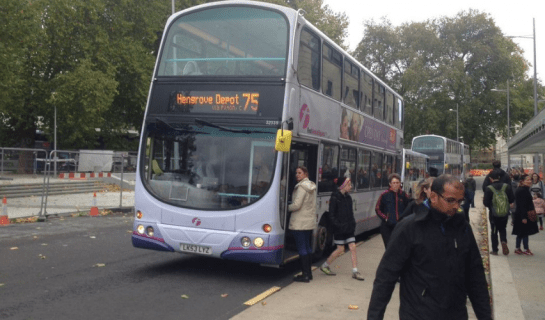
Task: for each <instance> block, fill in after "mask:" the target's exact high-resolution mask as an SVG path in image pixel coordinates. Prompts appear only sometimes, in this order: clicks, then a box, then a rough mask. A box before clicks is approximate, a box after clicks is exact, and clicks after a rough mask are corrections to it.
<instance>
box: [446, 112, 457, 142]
mask: <svg viewBox="0 0 545 320" xmlns="http://www.w3.org/2000/svg"><path fill="white" fill-rule="evenodd" d="M448 111H455V112H456V141H457V142H460V131H459V128H460V127H459V126H458V125H459V122H458V104H456V110H454V109H448Z"/></svg>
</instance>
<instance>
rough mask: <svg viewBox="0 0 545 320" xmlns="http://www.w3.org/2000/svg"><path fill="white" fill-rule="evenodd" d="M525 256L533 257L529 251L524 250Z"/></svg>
mask: <svg viewBox="0 0 545 320" xmlns="http://www.w3.org/2000/svg"><path fill="white" fill-rule="evenodd" d="M523 253H524V254H525V255H527V256H533V255H534V254H533V253H532V251H530V249H528V250H526V251H524V252H523Z"/></svg>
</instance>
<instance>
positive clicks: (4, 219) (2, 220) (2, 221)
mask: <svg viewBox="0 0 545 320" xmlns="http://www.w3.org/2000/svg"><path fill="white" fill-rule="evenodd" d="M8 224H9V219H8V200H7V199H6V197H4V199H2V213H1V214H0V226H7V225H8Z"/></svg>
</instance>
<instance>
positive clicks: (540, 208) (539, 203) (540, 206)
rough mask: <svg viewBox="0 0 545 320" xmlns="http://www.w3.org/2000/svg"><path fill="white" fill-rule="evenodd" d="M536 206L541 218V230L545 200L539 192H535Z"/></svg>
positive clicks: (538, 215) (541, 228) (544, 213)
mask: <svg viewBox="0 0 545 320" xmlns="http://www.w3.org/2000/svg"><path fill="white" fill-rule="evenodd" d="M533 201H534V208H536V214H537V217H538V219H539V230H543V215H545V200H544V199H543V195H542V194H541V193H539V192H536V193H534V194H533Z"/></svg>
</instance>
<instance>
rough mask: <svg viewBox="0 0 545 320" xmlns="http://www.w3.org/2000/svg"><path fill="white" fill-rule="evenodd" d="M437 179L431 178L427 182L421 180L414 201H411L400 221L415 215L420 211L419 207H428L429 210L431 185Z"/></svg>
mask: <svg viewBox="0 0 545 320" xmlns="http://www.w3.org/2000/svg"><path fill="white" fill-rule="evenodd" d="M434 179H435V178H434V177H429V178H427V179H425V180H421V181H420V182H419V183H418V184H417V185H416V188H415V192H414V195H415V199H414V200H413V201H410V202H409V204H408V205H407V207H406V208H405V210H403V214H402V215H401V216H400V217H399V221H401V220H402V219H404V218H406V217H407V216H409V215H411V214H413V213H415V212H416V210H417V209H418V206H421V205H423V206H428V208H429V201H428V194H429V192H430V188H431V184H432V182H433V180H434Z"/></svg>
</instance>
